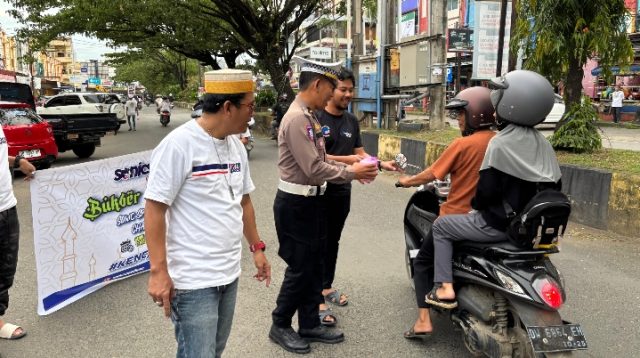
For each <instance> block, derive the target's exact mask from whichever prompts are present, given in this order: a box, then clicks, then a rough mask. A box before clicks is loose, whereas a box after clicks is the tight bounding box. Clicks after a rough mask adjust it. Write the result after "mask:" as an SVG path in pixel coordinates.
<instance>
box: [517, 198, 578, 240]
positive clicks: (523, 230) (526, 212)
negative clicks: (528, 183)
mask: <svg viewBox="0 0 640 358" xmlns="http://www.w3.org/2000/svg"><path fill="white" fill-rule="evenodd" d="M504 204H505V210H507V217H512V219H511V222H510V223H509V226H508V227H507V235H508V237H509V240H510V241H511V242H512V243H513V244H514V245H516V246H518V247H521V248H525V249H531V248H537V247H538V246H540V245H549V244H553V243H555V242H556V241H557V238H558V236H562V235H564V231H565V229H566V227H567V222H568V221H569V214H571V201H570V200H569V198H568V197H567V196H566V195H565V194H564V193H563V192H561V191H559V190H556V189H544V190H541V191H538V193H537V194H536V195H534V196H533V197H532V198H531V200H529V202H528V203H527V205H525V207H524V209H522V212H521V213H519V214H516V213H515V212H514V211H513V210H512V209H511V207H510V206H509V204H507V202H506V201H505V202H504Z"/></svg>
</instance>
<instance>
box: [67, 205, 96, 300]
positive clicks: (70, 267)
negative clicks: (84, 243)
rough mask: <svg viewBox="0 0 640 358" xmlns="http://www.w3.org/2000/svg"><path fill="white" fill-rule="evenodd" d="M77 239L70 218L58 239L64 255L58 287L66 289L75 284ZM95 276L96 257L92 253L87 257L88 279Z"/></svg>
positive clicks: (76, 274)
mask: <svg viewBox="0 0 640 358" xmlns="http://www.w3.org/2000/svg"><path fill="white" fill-rule="evenodd" d="M77 239H78V233H77V231H76V230H75V229H74V228H73V225H71V218H69V220H68V222H67V227H66V228H65V230H64V232H63V233H62V235H61V236H60V241H61V243H62V246H63V247H64V255H63V256H62V259H61V260H60V261H61V264H62V275H60V288H61V289H63V290H64V289H67V288H70V287H73V286H75V285H76V278H77V277H78V271H77V270H76V258H77V257H78V255H76V240H77ZM95 277H96V258H95V256H94V254H91V259H89V280H93V279H95Z"/></svg>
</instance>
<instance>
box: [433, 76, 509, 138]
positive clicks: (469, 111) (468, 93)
mask: <svg viewBox="0 0 640 358" xmlns="http://www.w3.org/2000/svg"><path fill="white" fill-rule="evenodd" d="M444 108H446V109H460V110H464V113H465V114H464V119H465V120H464V122H465V128H464V131H463V132H462V135H463V136H468V135H471V134H473V133H475V131H477V130H478V129H483V128H490V127H491V126H493V125H494V124H495V123H496V119H495V116H494V112H495V110H494V108H493V104H491V90H489V89H488V88H486V87H479V86H476V87H469V88H467V89H464V90H462V91H460V92H459V93H458V94H457V95H456V96H455V97H454V98H453V99H452V100H451V101H450V102H449V103H447V105H446V106H445V107H444Z"/></svg>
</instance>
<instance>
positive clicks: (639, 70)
mask: <svg viewBox="0 0 640 358" xmlns="http://www.w3.org/2000/svg"><path fill="white" fill-rule="evenodd" d="M611 73H613V74H614V75H619V76H622V75H638V74H640V64H638V63H634V64H632V65H630V66H629V68H628V69H625V70H624V71H622V72H621V71H620V66H612V67H611ZM601 74H602V67H600V66H598V67H596V68H594V69H593V70H591V75H593V76H600V75H601Z"/></svg>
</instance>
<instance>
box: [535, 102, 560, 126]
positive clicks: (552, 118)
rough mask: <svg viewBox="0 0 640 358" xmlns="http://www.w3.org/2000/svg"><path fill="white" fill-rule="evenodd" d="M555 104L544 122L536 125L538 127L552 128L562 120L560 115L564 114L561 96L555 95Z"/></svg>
mask: <svg viewBox="0 0 640 358" xmlns="http://www.w3.org/2000/svg"><path fill="white" fill-rule="evenodd" d="M555 97H556V98H555V103H554V104H553V108H552V109H551V112H549V115H547V118H545V120H544V121H543V122H542V123H540V124H538V126H554V127H555V125H556V124H558V122H560V120H561V119H562V115H563V114H564V108H565V107H564V100H563V99H562V96H560V95H558V94H556V95H555Z"/></svg>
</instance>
